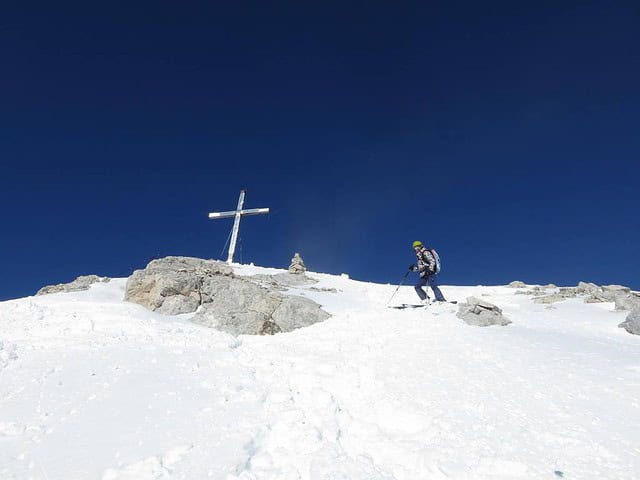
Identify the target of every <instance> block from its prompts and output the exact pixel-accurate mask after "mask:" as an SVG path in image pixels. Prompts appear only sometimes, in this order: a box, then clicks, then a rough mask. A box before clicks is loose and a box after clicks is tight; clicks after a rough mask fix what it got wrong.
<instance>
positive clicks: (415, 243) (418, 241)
mask: <svg viewBox="0 0 640 480" xmlns="http://www.w3.org/2000/svg"><path fill="white" fill-rule="evenodd" d="M421 246H422V242H421V241H420V240H416V241H415V242H413V248H416V247H421Z"/></svg>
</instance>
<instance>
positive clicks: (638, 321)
mask: <svg viewBox="0 0 640 480" xmlns="http://www.w3.org/2000/svg"><path fill="white" fill-rule="evenodd" d="M618 326H619V327H621V328H624V329H625V330H626V331H627V332H629V333H632V334H633V335H640V309H636V310H633V311H632V312H631V313H629V315H627V318H626V320H625V321H624V322H622V323H621V324H620V325H618Z"/></svg>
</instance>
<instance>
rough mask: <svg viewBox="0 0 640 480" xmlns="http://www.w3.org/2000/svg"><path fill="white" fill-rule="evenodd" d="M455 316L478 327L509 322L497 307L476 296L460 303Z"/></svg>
mask: <svg viewBox="0 0 640 480" xmlns="http://www.w3.org/2000/svg"><path fill="white" fill-rule="evenodd" d="M456 316H457V317H458V318H460V319H462V320H464V321H465V322H466V323H468V324H469V325H476V326H478V327H487V326H489V325H508V324H510V323H511V321H510V320H509V319H507V318H505V317H504V316H503V315H502V310H501V309H500V308H499V307H497V306H496V305H494V304H492V303H489V302H486V301H484V300H480V299H479V298H476V297H469V298H467V302H466V303H461V304H460V305H459V306H458V313H457V314H456Z"/></svg>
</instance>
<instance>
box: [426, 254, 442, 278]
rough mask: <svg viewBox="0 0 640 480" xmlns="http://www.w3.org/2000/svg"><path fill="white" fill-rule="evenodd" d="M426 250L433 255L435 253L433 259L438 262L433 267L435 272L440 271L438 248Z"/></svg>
mask: <svg viewBox="0 0 640 480" xmlns="http://www.w3.org/2000/svg"><path fill="white" fill-rule="evenodd" d="M426 250H427V252H429V253H430V254H431V255H433V259H434V260H435V262H436V264H435V265H434V267H433V273H436V274H437V273H440V256H439V255H438V252H436V250H435V249H434V248H427V249H426Z"/></svg>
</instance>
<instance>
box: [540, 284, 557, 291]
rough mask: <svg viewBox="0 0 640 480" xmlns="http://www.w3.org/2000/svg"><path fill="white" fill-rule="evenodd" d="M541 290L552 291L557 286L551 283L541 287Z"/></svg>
mask: <svg viewBox="0 0 640 480" xmlns="http://www.w3.org/2000/svg"><path fill="white" fill-rule="evenodd" d="M543 288H545V289H547V290H553V289H555V288H558V287H557V285H555V284H553V283H547V284H546V285H544V286H543Z"/></svg>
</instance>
